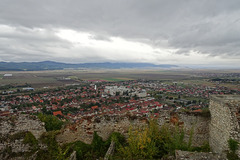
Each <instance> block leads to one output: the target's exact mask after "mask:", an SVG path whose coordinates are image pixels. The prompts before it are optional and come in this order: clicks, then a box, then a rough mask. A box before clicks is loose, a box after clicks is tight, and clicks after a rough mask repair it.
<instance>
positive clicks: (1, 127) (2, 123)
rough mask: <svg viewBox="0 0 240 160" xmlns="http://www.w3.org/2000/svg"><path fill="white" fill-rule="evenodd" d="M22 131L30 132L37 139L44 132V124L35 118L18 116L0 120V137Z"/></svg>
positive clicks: (23, 115) (24, 115)
mask: <svg viewBox="0 0 240 160" xmlns="http://www.w3.org/2000/svg"><path fill="white" fill-rule="evenodd" d="M22 131H30V132H32V134H33V135H34V136H35V137H36V138H37V139H38V138H39V137H40V136H41V135H42V133H43V132H46V130H45V128H44V123H43V122H41V121H40V120H39V119H38V118H37V117H36V116H32V115H26V114H19V115H14V116H11V117H2V118H1V119H0V135H6V134H10V135H13V134H16V133H18V132H22Z"/></svg>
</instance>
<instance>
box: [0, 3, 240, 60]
mask: <svg viewBox="0 0 240 160" xmlns="http://www.w3.org/2000/svg"><path fill="white" fill-rule="evenodd" d="M0 24H6V25H11V26H16V27H17V28H21V27H22V28H24V27H25V28H29V30H28V29H25V30H23V32H22V33H24V34H22V33H19V34H17V35H10V34H1V35H0V36H2V37H5V38H13V39H15V41H17V42H16V46H18V45H17V43H19V41H20V40H19V41H18V40H17V39H18V38H19V39H23V41H25V43H28V44H26V45H27V47H26V48H28V49H29V48H31V45H30V39H31V41H32V40H33V41H34V44H32V50H31V51H32V52H34V51H33V50H34V48H36V50H38V51H39V53H40V52H44V50H48V51H51V49H49V48H47V47H46V46H48V45H50V48H51V46H54V45H56V46H58V45H60V46H61V47H60V48H67V47H71V44H68V43H67V42H64V41H63V40H60V39H59V38H57V37H55V36H54V35H51V33H50V32H49V34H50V36H47V35H37V36H33V37H32V35H33V34H34V32H32V31H31V29H34V28H38V27H39V28H48V29H49V30H51V28H66V29H68V28H71V29H74V30H79V31H85V32H89V33H93V35H96V36H93V37H92V38H93V39H96V40H104V41H109V40H110V39H109V37H112V36H115V37H123V38H125V39H130V40H134V41H141V42H144V43H148V44H150V45H152V46H153V47H156V48H157V47H169V48H175V49H178V51H177V52H176V53H177V54H186V55H187V54H188V53H189V52H190V51H196V52H198V53H201V54H209V55H210V56H223V57H224V56H226V55H227V56H232V57H239V56H240V47H239V46H240V29H239V28H240V1H239V0H228V1H226V0H211V1H209V0H202V1H199V0H182V1H179V0H168V1H166V0H151V1H144V0H142V1H139V0H131V1H129V0H114V1H112V0H101V1H99V0H88V1H84V0H41V1H32V0H21V1H19V0H11V1H9V0H1V2H0ZM38 36H40V38H39V37H38ZM41 36H42V37H41ZM44 36H46V37H44ZM24 39H25V40H24ZM37 42H38V43H39V44H40V46H44V47H43V48H45V49H43V50H42V51H41V50H40V48H42V47H37V46H34V45H37ZM0 43H1V41H0ZM23 43H24V42H22V43H19V44H21V45H22V44H23ZM66 43H67V44H66ZM19 46H20V45H19ZM6 49H7V48H6ZM86 52H87V51H86ZM89 52H90V53H92V51H89ZM94 52H95V51H94ZM94 55H95V54H94ZM100 57H102V56H100ZM83 59H84V58H83Z"/></svg>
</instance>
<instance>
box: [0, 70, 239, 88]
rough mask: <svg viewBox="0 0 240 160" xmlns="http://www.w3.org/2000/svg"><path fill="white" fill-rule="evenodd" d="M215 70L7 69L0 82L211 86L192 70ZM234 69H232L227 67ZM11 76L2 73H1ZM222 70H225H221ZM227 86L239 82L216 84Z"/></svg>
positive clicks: (210, 83)
mask: <svg viewBox="0 0 240 160" xmlns="http://www.w3.org/2000/svg"><path fill="white" fill-rule="evenodd" d="M212 72H213V73H218V72H219V71H215V70H214V71H211V70H204V71H203V70H201V71H199V70H197V71H193V70H150V69H149V70H148V69H142V70H141V69H99V70H90V69H89V70H52V71H51V70H50V71H10V72H6V71H5V72H0V86H3V85H9V84H10V85H14V86H19V85H25V84H29V85H30V86H31V87H34V88H42V87H58V86H65V85H66V84H73V83H81V81H82V80H91V81H97V80H101V81H109V82H119V81H126V80H137V79H145V80H162V81H164V83H172V82H180V83H182V85H188V84H195V85H207V86H215V85H216V84H215V83H213V82H209V81H208V78H203V77H201V76H199V75H197V74H196V73H212ZM230 72H236V71H229V73H230ZM6 73H8V74H12V77H4V76H3V75H4V74H6ZM224 73H228V72H227V71H224ZM220 85H222V86H226V87H231V88H240V86H239V85H232V84H220Z"/></svg>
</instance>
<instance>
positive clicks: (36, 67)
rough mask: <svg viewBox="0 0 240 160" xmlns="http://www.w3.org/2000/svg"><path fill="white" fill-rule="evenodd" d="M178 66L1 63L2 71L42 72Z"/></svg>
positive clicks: (46, 62) (0, 68) (170, 66)
mask: <svg viewBox="0 0 240 160" xmlns="http://www.w3.org/2000/svg"><path fill="white" fill-rule="evenodd" d="M174 67H178V66H176V65H170V64H161V65H155V64H151V63H110V62H106V63H79V64H70V63H60V62H54V61H43V62H0V71H41V70H63V69H84V68H91V69H96V68H105V69H120V68H174Z"/></svg>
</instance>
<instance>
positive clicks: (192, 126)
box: [57, 111, 210, 146]
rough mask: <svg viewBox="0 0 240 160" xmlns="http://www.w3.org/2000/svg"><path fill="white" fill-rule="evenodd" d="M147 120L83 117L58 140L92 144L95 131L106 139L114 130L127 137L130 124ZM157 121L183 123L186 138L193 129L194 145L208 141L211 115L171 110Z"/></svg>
mask: <svg viewBox="0 0 240 160" xmlns="http://www.w3.org/2000/svg"><path fill="white" fill-rule="evenodd" d="M147 121H148V120H147V118H145V117H136V116H105V117H104V116H102V117H93V118H88V119H83V120H82V121H81V122H79V123H76V124H71V125H69V126H66V127H65V128H64V129H63V130H62V132H61V133H60V134H59V135H57V141H58V142H59V143H69V142H74V141H77V140H80V141H83V142H85V143H88V144H90V143H91V141H92V138H93V133H94V131H96V132H97V133H98V135H99V136H101V137H102V138H103V139H104V140H106V139H107V138H108V137H109V135H110V134H111V133H112V132H119V133H122V134H123V135H125V136H126V137H127V133H128V130H129V127H130V126H134V127H138V126H139V127H140V126H143V125H146V124H147V123H146V122H147ZM157 121H158V124H159V125H160V126H161V125H163V124H164V123H172V124H178V125H181V127H184V129H185V130H186V136H185V139H186V140H188V138H189V136H190V132H191V130H193V139H192V145H193V146H201V145H203V144H204V143H207V142H208V138H209V134H208V133H209V127H208V123H209V121H210V118H209V117H203V116H201V115H199V114H193V113H171V114H170V112H169V111H162V112H160V116H159V118H158V119H157Z"/></svg>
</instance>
